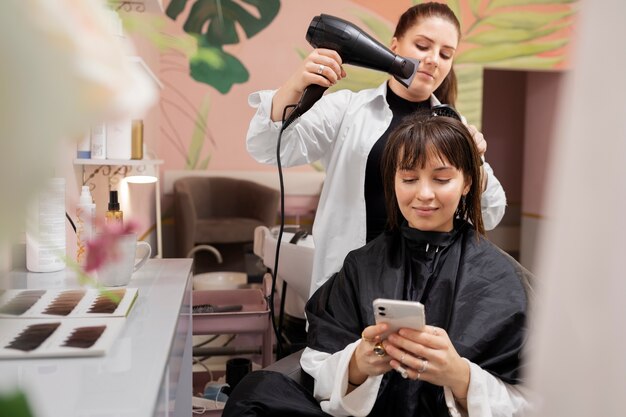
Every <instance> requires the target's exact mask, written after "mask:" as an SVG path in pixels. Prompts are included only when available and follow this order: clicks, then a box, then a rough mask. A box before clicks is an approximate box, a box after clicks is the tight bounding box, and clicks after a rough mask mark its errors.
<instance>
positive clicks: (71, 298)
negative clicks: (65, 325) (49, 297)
mask: <svg viewBox="0 0 626 417" xmlns="http://www.w3.org/2000/svg"><path fill="white" fill-rule="evenodd" d="M84 295H85V291H84V290H71V291H63V292H62V293H60V294H59V295H57V297H56V298H55V299H54V300H53V301H52V302H51V303H50V305H49V306H48V307H47V308H46V309H45V310H44V312H43V314H52V315H55V316H67V315H68V314H70V313H71V312H72V310H74V308H75V307H76V306H77V305H78V303H79V302H80V300H81V299H82V298H83V296H84Z"/></svg>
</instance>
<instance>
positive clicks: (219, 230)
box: [174, 177, 280, 271]
mask: <svg viewBox="0 0 626 417" xmlns="http://www.w3.org/2000/svg"><path fill="white" fill-rule="evenodd" d="M174 196H175V199H174V200H175V203H174V205H175V222H176V243H177V251H178V256H179V257H186V256H187V255H188V254H189V253H190V252H191V251H192V249H193V248H194V247H196V246H198V245H210V246H213V247H215V248H217V250H218V251H219V252H220V253H221V254H222V257H223V258H224V259H223V261H224V262H223V263H222V264H221V265H219V268H220V269H221V270H240V271H245V266H244V265H245V253H246V249H247V248H250V250H251V248H252V243H253V240H254V229H255V228H256V227H258V226H272V225H274V224H275V223H276V215H277V212H278V204H279V197H280V193H279V191H278V190H276V189H273V188H270V187H267V186H265V185H262V184H259V183H256V182H253V181H247V180H243V179H236V178H226V177H185V178H181V179H179V180H177V181H176V182H175V183H174ZM229 262H230V264H229ZM233 266H234V267H233Z"/></svg>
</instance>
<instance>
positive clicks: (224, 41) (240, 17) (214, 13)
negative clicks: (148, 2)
mask: <svg viewBox="0 0 626 417" xmlns="http://www.w3.org/2000/svg"><path fill="white" fill-rule="evenodd" d="M192 1H193V0H172V1H171V2H170V4H169V5H168V6H167V9H166V11H165V13H166V15H167V16H169V17H170V18H171V19H172V20H176V19H177V18H178V17H179V16H180V15H181V14H182V12H183V11H184V10H185V8H186V7H187V4H188V3H191V2H192ZM250 9H255V11H256V12H255V13H253V12H252V11H251V10H250ZM279 9H280V0H240V1H235V0H195V2H194V3H193V5H192V6H191V9H190V11H189V14H188V15H187V18H186V20H185V23H184V24H183V29H184V30H185V32H187V33H189V34H191V35H194V36H195V37H196V39H197V40H198V52H197V53H196V54H195V55H194V56H192V57H191V58H190V62H189V64H190V75H191V77H192V78H193V79H194V80H196V81H198V82H201V83H205V84H208V85H210V86H212V87H214V88H215V89H216V90H218V91H219V92H220V93H222V94H226V93H228V92H229V91H230V89H231V87H232V86H233V85H234V84H240V83H244V82H246V81H248V78H249V74H248V70H247V69H246V68H245V66H244V65H243V63H242V62H241V61H239V59H237V57H235V56H233V55H231V54H228V53H227V52H225V51H224V49H223V47H224V45H232V44H237V43H239V42H241V39H240V38H239V34H238V32H237V27H240V28H241V29H242V30H243V32H244V33H245V35H246V36H247V37H248V38H251V37H253V36H254V35H256V34H257V33H259V32H260V31H261V30H263V29H264V28H266V27H267V26H268V25H269V24H270V23H271V22H272V20H274V18H275V17H276V15H277V14H278V10H279Z"/></svg>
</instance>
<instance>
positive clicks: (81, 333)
mask: <svg viewBox="0 0 626 417" xmlns="http://www.w3.org/2000/svg"><path fill="white" fill-rule="evenodd" d="M105 329H106V326H104V325H102V326H87V327H77V328H76V329H74V330H73V331H72V333H71V334H70V335H69V337H68V338H67V339H66V340H65V342H63V346H67V347H75V348H82V349H88V348H90V347H92V346H93V345H94V344H95V343H96V342H97V341H98V339H99V338H100V336H102V333H104V330H105Z"/></svg>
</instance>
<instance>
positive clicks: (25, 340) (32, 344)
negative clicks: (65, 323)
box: [5, 322, 61, 352]
mask: <svg viewBox="0 0 626 417" xmlns="http://www.w3.org/2000/svg"><path fill="white" fill-rule="evenodd" d="M60 325H61V323H59V322H55V323H41V324H32V325H30V326H28V327H27V328H25V329H24V330H23V331H22V332H21V333H20V334H18V335H17V337H16V338H15V339H13V341H11V343H9V344H8V345H7V346H6V347H5V348H6V349H16V350H21V351H24V352H30V351H31V350H35V349H37V348H38V347H39V346H40V345H41V344H42V343H43V342H44V341H45V340H46V339H47V338H48V337H50V335H51V334H52V333H54V331H55V330H56V329H57V327H59V326H60Z"/></svg>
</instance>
